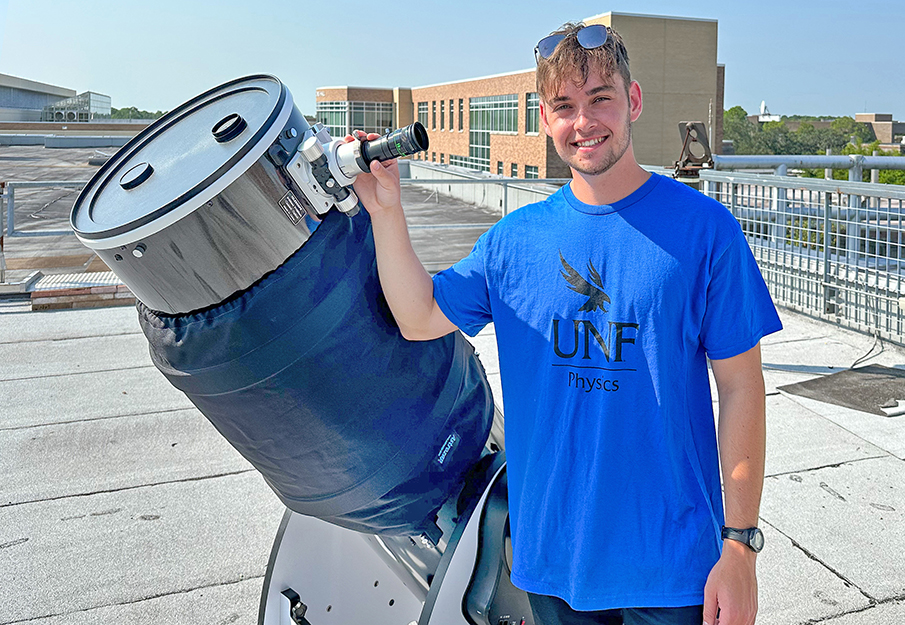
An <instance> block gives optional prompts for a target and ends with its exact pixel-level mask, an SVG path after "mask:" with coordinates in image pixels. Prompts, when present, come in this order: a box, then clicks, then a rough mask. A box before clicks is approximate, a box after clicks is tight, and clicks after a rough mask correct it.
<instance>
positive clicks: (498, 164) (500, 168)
mask: <svg viewBox="0 0 905 625" xmlns="http://www.w3.org/2000/svg"><path fill="white" fill-rule="evenodd" d="M496 173H497V175H498V176H502V175H503V161H497V162H496Z"/></svg>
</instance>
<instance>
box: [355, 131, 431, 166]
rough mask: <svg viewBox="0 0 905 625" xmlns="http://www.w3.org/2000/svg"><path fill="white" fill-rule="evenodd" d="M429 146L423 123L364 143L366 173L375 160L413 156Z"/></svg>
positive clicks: (363, 156) (362, 150)
mask: <svg viewBox="0 0 905 625" xmlns="http://www.w3.org/2000/svg"><path fill="white" fill-rule="evenodd" d="M429 145H430V143H429V141H428V138H427V130H425V129H424V126H423V125H422V124H421V122H415V123H414V124H411V125H409V126H406V127H405V128H399V129H398V130H395V131H393V132H391V133H390V134H388V135H386V136H383V137H380V138H379V139H374V140H373V141H362V142H361V158H362V160H363V161H364V163H365V165H366V167H365V171H368V170H369V169H370V165H371V161H373V160H378V161H388V160H390V159H394V158H399V157H400V156H411V155H412V154H416V153H418V152H422V151H424V150H426V149H427V148H428V146H429Z"/></svg>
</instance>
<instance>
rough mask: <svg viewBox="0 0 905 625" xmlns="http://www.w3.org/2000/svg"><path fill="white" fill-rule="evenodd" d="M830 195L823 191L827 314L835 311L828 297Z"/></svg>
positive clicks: (824, 297)
mask: <svg viewBox="0 0 905 625" xmlns="http://www.w3.org/2000/svg"><path fill="white" fill-rule="evenodd" d="M832 197H833V194H832V193H830V192H829V191H825V192H824V193H823V312H824V313H825V314H828V315H829V314H832V313H834V312H835V307H833V306H832V305H831V304H830V298H831V297H833V296H834V295H835V294H834V293H832V292H831V290H830V247H831V243H832V231H831V229H830V219H831V217H832ZM837 229H838V228H837Z"/></svg>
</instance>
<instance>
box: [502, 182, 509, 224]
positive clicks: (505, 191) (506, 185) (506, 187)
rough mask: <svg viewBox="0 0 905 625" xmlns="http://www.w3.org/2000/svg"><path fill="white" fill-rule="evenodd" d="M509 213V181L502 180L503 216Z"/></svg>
mask: <svg viewBox="0 0 905 625" xmlns="http://www.w3.org/2000/svg"><path fill="white" fill-rule="evenodd" d="M508 214H509V183H508V182H506V181H505V180H504V181H503V217H505V216H506V215H508Z"/></svg>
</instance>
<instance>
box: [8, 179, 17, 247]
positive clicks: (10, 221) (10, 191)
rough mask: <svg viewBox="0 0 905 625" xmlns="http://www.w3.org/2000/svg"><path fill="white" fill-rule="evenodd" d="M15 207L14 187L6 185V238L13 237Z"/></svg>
mask: <svg viewBox="0 0 905 625" xmlns="http://www.w3.org/2000/svg"><path fill="white" fill-rule="evenodd" d="M15 206H16V187H15V186H14V185H13V183H9V184H7V185H6V236H8V237H11V236H13V232H15V231H16V218H15V217H14V215H13V211H14V210H15Z"/></svg>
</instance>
